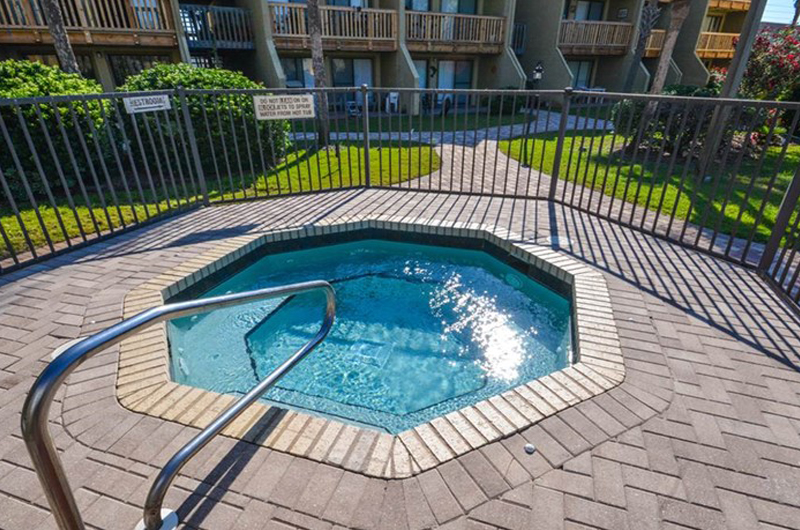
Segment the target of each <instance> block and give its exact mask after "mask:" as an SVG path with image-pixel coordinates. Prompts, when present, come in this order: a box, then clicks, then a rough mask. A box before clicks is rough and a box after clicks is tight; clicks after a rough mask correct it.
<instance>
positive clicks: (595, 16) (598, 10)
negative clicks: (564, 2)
mask: <svg viewBox="0 0 800 530" xmlns="http://www.w3.org/2000/svg"><path fill="white" fill-rule="evenodd" d="M603 11H605V3H604V2H598V1H596V0H579V1H578V6H577V8H576V9H575V20H603Z"/></svg>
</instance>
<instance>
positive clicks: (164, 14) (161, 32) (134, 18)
mask: <svg viewBox="0 0 800 530" xmlns="http://www.w3.org/2000/svg"><path fill="white" fill-rule="evenodd" d="M59 1H60V3H61V12H62V14H63V16H64V25H65V26H66V28H67V33H68V34H69V37H70V41H71V42H72V43H73V44H100V45H125V46H131V45H144V46H176V45H177V40H176V32H175V21H174V20H173V19H172V11H171V9H170V4H169V1H170V0H59ZM50 42H52V37H51V36H50V33H49V31H48V29H47V20H46V18H45V16H44V11H43V10H42V8H41V4H40V0H0V43H3V44H36V43H50Z"/></svg>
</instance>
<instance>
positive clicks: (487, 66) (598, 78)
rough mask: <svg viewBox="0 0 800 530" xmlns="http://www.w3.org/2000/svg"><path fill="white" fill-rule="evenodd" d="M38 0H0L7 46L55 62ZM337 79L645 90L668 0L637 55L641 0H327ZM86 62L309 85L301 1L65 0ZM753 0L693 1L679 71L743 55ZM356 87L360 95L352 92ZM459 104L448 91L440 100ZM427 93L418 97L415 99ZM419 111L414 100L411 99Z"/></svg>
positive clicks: (106, 79) (1, 42) (686, 73)
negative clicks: (219, 70)
mask: <svg viewBox="0 0 800 530" xmlns="http://www.w3.org/2000/svg"><path fill="white" fill-rule="evenodd" d="M40 1H41V0H0V58H4V57H27V58H33V59H38V60H42V61H44V62H48V63H55V55H54V51H53V49H52V39H51V37H50V35H49V32H48V31H47V25H46V21H45V19H44V16H43V14H42V10H41V6H40V4H39V2H40ZM321 1H322V2H323V5H322V6H321V16H322V29H323V47H324V49H325V55H326V61H327V71H328V79H327V83H328V85H329V86H358V85H362V84H366V85H369V86H373V87H422V88H443V89H446V88H511V87H513V88H518V87H521V86H523V85H524V84H525V82H526V79H528V78H530V77H531V74H532V73H533V71H534V69H536V68H537V66H540V67H541V69H542V70H543V75H542V77H541V80H538V81H536V85H537V87H538V88H543V89H558V88H563V87H565V86H575V87H579V88H598V89H606V90H622V89H623V87H624V83H625V78H626V76H627V73H628V71H629V70H630V69H631V68H635V72H636V73H635V82H634V87H633V89H634V90H636V91H643V90H646V89H647V87H648V86H649V82H650V79H651V77H652V74H653V72H654V71H655V67H656V64H657V61H658V58H659V56H660V53H661V48H662V47H663V42H664V37H665V35H666V28H667V26H668V24H669V9H667V7H668V5H667V4H668V3H669V0H662V6H663V7H664V8H665V9H664V10H663V12H664V15H662V16H661V18H660V20H659V22H658V26H657V29H656V30H655V31H654V32H653V35H652V36H651V37H650V39H649V41H648V46H647V51H646V53H645V57H644V59H643V60H642V61H641V63H640V64H636V65H634V62H635V57H634V50H633V47H634V45H635V42H636V38H637V32H638V24H639V19H640V16H641V12H642V8H643V5H644V1H645V0H321ZM60 2H61V5H62V11H63V12H64V17H65V22H66V25H67V28H68V33H69V36H70V39H71V41H72V43H73V45H74V48H75V51H76V54H77V56H78V59H79V63H80V65H81V68H82V69H83V70H84V73H85V74H86V75H87V76H91V77H95V78H97V79H98V80H100V81H101V83H102V84H103V85H104V86H105V87H106V88H108V89H111V88H113V87H114V86H116V85H118V84H120V83H121V82H123V80H124V79H125V77H126V76H127V75H129V74H131V73H136V72H138V71H139V70H141V69H142V68H145V67H147V66H149V65H150V64H152V63H154V62H156V61H159V62H170V61H172V62H174V61H180V60H183V61H187V62H192V63H194V64H196V65H198V66H224V67H227V68H231V69H236V70H240V71H242V72H244V73H245V74H247V75H248V76H250V77H252V78H254V79H258V80H261V81H264V82H265V83H266V84H267V85H268V86H287V87H308V86H313V84H314V78H313V72H312V70H313V69H312V67H311V42H310V37H309V32H308V13H307V6H306V2H305V0H190V1H182V0H60ZM749 7H750V0H696V1H695V2H693V4H692V10H691V13H690V15H689V18H688V19H687V21H686V22H685V24H684V27H683V30H682V32H681V36H680V38H679V40H678V45H677V47H676V50H675V53H674V54H673V60H672V65H671V69H670V75H669V80H668V81H669V82H670V83H673V82H683V83H691V84H704V83H705V82H706V81H707V79H708V75H709V69H710V68H712V67H715V66H725V65H726V64H727V63H728V62H729V61H730V59H731V58H732V57H733V52H734V47H735V42H736V38H737V37H738V35H739V32H740V30H741V28H742V25H743V23H744V18H745V16H746V14H747V10H748V9H749ZM353 97H357V96H353ZM446 102H449V103H450V104H451V105H458V104H459V103H461V102H460V101H457V100H456V99H450V98H441V101H438V102H435V103H436V104H444V103H446ZM416 104H418V102H417V103H415V105H416ZM413 110H416V107H415V108H414V109H413Z"/></svg>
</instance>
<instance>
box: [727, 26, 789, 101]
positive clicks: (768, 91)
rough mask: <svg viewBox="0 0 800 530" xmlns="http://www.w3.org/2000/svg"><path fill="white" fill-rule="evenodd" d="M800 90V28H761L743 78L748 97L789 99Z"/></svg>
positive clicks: (743, 88)
mask: <svg viewBox="0 0 800 530" xmlns="http://www.w3.org/2000/svg"><path fill="white" fill-rule="evenodd" d="M799 90H800V29H798V28H789V27H787V28H785V29H782V30H780V31H768V30H764V31H762V32H761V33H760V34H759V35H758V37H756V40H755V42H754V43H753V51H752V54H751V55H750V60H749V61H748V63H747V70H746V71H745V74H744V78H743V79H742V86H741V93H742V95H743V96H745V97H747V98H753V99H771V100H778V101H790V100H792V99H793V98H794V97H796V95H797V94H798V91H799Z"/></svg>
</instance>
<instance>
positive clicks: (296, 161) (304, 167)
mask: <svg viewBox="0 0 800 530" xmlns="http://www.w3.org/2000/svg"><path fill="white" fill-rule="evenodd" d="M258 162H259V163H260V160H259V161H258ZM254 164H255V161H254ZM440 164H441V160H440V159H439V156H438V155H437V154H436V153H435V152H434V151H433V150H432V149H431V148H429V147H428V146H414V145H412V146H411V147H408V146H406V145H403V146H402V147H401V146H399V145H396V144H395V145H389V144H384V146H383V148H382V149H379V148H378V147H373V148H371V149H370V182H371V183H372V185H379V184H382V185H388V184H395V183H398V182H403V181H406V180H410V179H414V178H417V177H419V176H422V175H427V174H429V173H432V172H434V171H436V170H438V169H439V167H440ZM256 165H257V164H256ZM221 180H222V182H221V186H220V181H219V180H218V179H217V178H216V177H215V176H206V181H207V184H208V188H209V197H210V199H211V200H212V201H219V200H231V199H238V198H243V197H244V196H245V195H246V196H248V197H253V196H255V195H256V193H257V194H258V195H259V196H266V195H278V194H286V193H296V192H300V191H312V190H327V189H331V188H343V187H350V186H357V185H361V184H364V183H366V170H365V167H364V149H363V148H362V147H360V146H355V145H346V144H342V145H340V148H339V150H338V155H337V151H336V150H335V149H333V148H330V150H327V151H326V150H320V151H311V150H300V151H296V152H293V153H292V154H290V155H289V156H288V157H287V158H286V160H284V161H283V162H282V163H281V164H280V165H279V166H277V167H276V168H275V169H274V170H272V171H270V172H269V173H268V174H266V175H264V174H257V175H246V176H245V177H244V178H242V177H234V179H233V186H234V187H231V185H230V181H229V180H228V179H227V178H223V179H221ZM243 180H244V189H242V181H243ZM118 197H119V199H120V201H122V200H123V198H122V195H121V194H119V192H118ZM74 198H75V201H76V202H78V201H79V199H78V197H74ZM106 201H107V204H108V205H109V206H108V208H107V212H106V211H104V210H103V208H102V205H101V201H100V197H99V196H93V197H90V203H91V207H87V206H86V205H85V204H84V205H82V206H81V205H77V204H76V208H75V209H76V212H77V219H76V216H75V214H73V212H72V210H71V209H70V208H69V206H68V205H67V202H66V201H63V204H59V205H58V206H57V210H58V212H59V213H60V214H61V219H62V221H63V223H64V227H65V229H66V232H67V234H68V235H69V237H70V239H72V240H73V242H74V243H77V242H79V241H80V240H81V236H80V234H81V231H80V230H81V227H82V228H83V230H84V232H85V233H87V234H92V233H94V232H95V227H94V223H93V222H92V215H94V219H95V222H96V223H97V227H98V228H99V230H100V231H103V232H104V231H107V230H108V229H109V227H112V226H113V227H114V228H118V227H122V226H123V220H124V223H125V224H131V223H133V222H134V221H135V217H134V212H135V215H136V216H138V219H139V221H143V220H145V219H146V218H147V217H146V214H147V213H149V215H150V216H151V217H152V216H155V215H158V213H159V211H160V212H161V213H163V212H165V211H167V210H168V206H171V207H173V208H174V207H177V206H178V202H177V201H176V200H175V199H174V198H173V199H172V200H171V201H169V203H168V201H167V199H166V198H160V199H159V200H158V201H157V202H156V201H153V202H150V203H141V202H134V203H133V204H132V205H131V204H126V205H122V204H120V207H119V209H117V208H116V207H115V206H113V203H112V202H111V200H110V196H109V197H106ZM198 201H200V197H190V198H189V201H187V200H184V199H182V200H181V204H183V205H185V204H187V203H188V202H198ZM21 208H22V207H21ZM39 211H40V213H41V216H42V219H43V221H44V224H45V227H46V228H47V231H48V233H49V234H50V238H51V240H52V241H53V243H60V242H62V241H64V239H65V238H64V235H63V232H62V230H61V227H60V225H59V223H58V219H57V216H56V209H54V208H53V207H52V206H50V205H49V204H47V200H44V201H41V202H40V203H39ZM20 216H21V217H22V222H23V223H24V224H25V227H26V228H27V230H28V234H29V236H30V239H31V241H32V243H33V245H34V246H35V247H36V248H41V247H45V246H46V245H47V241H46V239H45V235H44V232H43V231H42V229H41V226H40V224H39V221H38V219H37V216H36V213H35V211H34V210H33V209H32V208H27V209H22V210H21V212H20ZM0 223H2V225H3V228H4V230H5V231H6V234H7V236H8V238H9V239H10V241H11V244H12V246H13V247H14V251H15V252H18V253H19V252H25V251H26V250H28V247H27V244H26V242H25V238H24V236H23V233H22V230H21V229H20V226H19V223H18V221H17V218H16V217H15V216H14V215H13V213H12V212H11V211H10V209H7V208H4V209H1V210H0ZM9 256H10V253H8V251H7V250H6V248H5V242H3V241H2V239H0V258H7V257H9Z"/></svg>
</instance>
